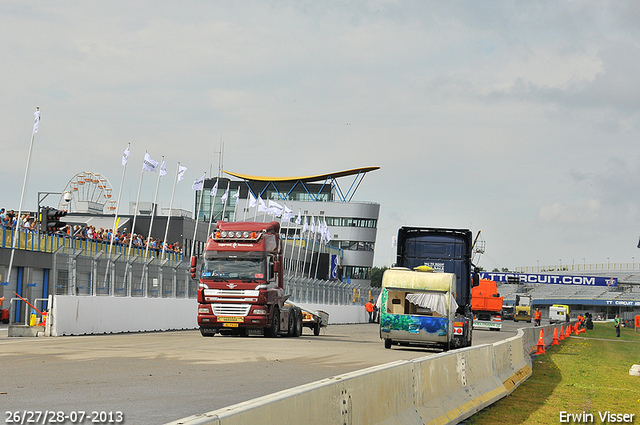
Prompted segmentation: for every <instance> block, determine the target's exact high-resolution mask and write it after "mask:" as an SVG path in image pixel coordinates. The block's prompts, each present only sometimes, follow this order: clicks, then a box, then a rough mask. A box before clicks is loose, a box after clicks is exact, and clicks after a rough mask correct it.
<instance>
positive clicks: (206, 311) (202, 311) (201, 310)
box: [198, 308, 209, 314]
mask: <svg viewBox="0 0 640 425" xmlns="http://www.w3.org/2000/svg"><path fill="white" fill-rule="evenodd" d="M198 313H205V314H206V313H209V309H208V308H199V309H198Z"/></svg>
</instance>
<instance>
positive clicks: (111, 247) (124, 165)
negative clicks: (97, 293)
mask: <svg viewBox="0 0 640 425" xmlns="http://www.w3.org/2000/svg"><path fill="white" fill-rule="evenodd" d="M130 147H131V142H127V149H126V150H125V153H127V154H126V158H127V159H125V155H123V156H122V162H124V164H122V165H123V167H122V177H121V178H120V190H119V191H118V200H117V201H116V214H115V216H114V217H113V227H112V229H111V243H110V244H109V258H111V251H112V250H113V241H114V240H115V238H116V232H117V230H118V229H116V225H117V223H118V210H119V208H120V197H121V196H122V185H123V184H124V173H125V171H127V162H129V161H128V158H129V155H128V152H129V148H130ZM105 281H106V278H105Z"/></svg>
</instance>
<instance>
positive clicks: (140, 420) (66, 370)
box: [0, 322, 531, 425]
mask: <svg viewBox="0 0 640 425" xmlns="http://www.w3.org/2000/svg"><path fill="white" fill-rule="evenodd" d="M524 326H531V325H530V324H527V323H518V324H516V323H513V322H505V324H504V327H503V330H502V331H500V332H492V331H486V330H475V331H474V345H479V344H485V343H491V342H495V341H498V340H502V339H504V338H508V337H510V336H513V335H515V334H516V329H517V328H519V327H524ZM437 352H439V351H437V350H429V349H425V348H412V347H399V346H394V347H393V348H392V349H390V350H387V349H385V348H384V346H383V342H382V341H381V340H380V337H379V327H378V325H376V324H356V325H330V326H329V327H328V328H326V329H323V330H322V332H321V334H320V335H319V336H317V337H316V336H313V334H312V332H311V331H310V330H309V329H305V330H304V332H303V334H302V336H301V337H299V338H282V337H280V338H275V339H270V338H264V337H225V336H220V335H216V336H215V337H208V338H203V337H202V336H201V335H200V332H199V331H197V330H195V331H175V332H150V333H125V334H109V335H88V336H66V337H57V338H44V337H39V338H8V337H7V327H6V325H4V326H2V327H0V365H2V367H1V369H0V408H1V409H0V413H2V421H3V423H10V422H8V421H7V420H8V419H10V417H9V413H7V412H16V411H19V412H30V411H31V412H45V411H56V412H63V413H64V414H66V415H70V414H71V413H72V412H86V416H87V417H86V418H85V419H84V421H83V422H78V419H76V422H75V423H91V421H90V419H91V412H97V413H100V412H106V413H107V414H108V412H116V411H119V412H122V414H123V416H124V422H120V423H125V424H135V425H145V424H163V423H166V422H170V421H173V420H176V419H180V418H183V417H186V416H190V415H192V414H196V413H204V412H208V411H211V410H215V409H218V408H221V407H225V406H230V405H232V404H235V403H239V402H242V401H246V400H251V399H253V398H256V397H260V396H263V395H267V394H271V393H274V392H277V391H280V390H284V389H288V388H292V387H296V386H298V385H302V384H306V383H310V382H314V381H318V380H320V379H324V378H328V377H332V376H336V375H340V374H343V373H346V372H352V371H356V370H360V369H364V368H367V367H370V366H375V365H379V364H384V363H388V362H392V361H396V360H403V359H404V360H408V359H413V358H419V357H424V356H429V355H433V354H434V353H437ZM43 414H44V413H43ZM103 416H104V414H103ZM79 417H80V415H78V418H79ZM40 423H43V419H42V418H41V419H40ZM45 423H54V422H50V421H48V422H45ZM56 423H60V422H56ZM64 423H72V421H71V420H67V421H66V422H64ZM98 423H105V422H98ZM283 423H284V422H283Z"/></svg>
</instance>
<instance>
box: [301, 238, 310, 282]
mask: <svg viewBox="0 0 640 425" xmlns="http://www.w3.org/2000/svg"><path fill="white" fill-rule="evenodd" d="M310 234H311V229H310V228H307V236H306V237H305V238H304V258H303V259H302V273H301V274H300V277H304V271H305V270H306V269H307V255H308V254H309V235H310ZM309 268H311V260H309Z"/></svg>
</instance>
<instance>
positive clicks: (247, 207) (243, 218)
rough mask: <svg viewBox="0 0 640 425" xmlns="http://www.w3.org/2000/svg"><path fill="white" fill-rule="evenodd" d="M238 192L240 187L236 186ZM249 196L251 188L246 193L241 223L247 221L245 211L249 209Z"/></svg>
mask: <svg viewBox="0 0 640 425" xmlns="http://www.w3.org/2000/svg"><path fill="white" fill-rule="evenodd" d="M238 190H240V186H238ZM250 196H251V188H249V190H248V191H247V205H246V206H245V207H244V208H243V210H244V211H243V214H242V221H247V210H248V209H249V197H250Z"/></svg>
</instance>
